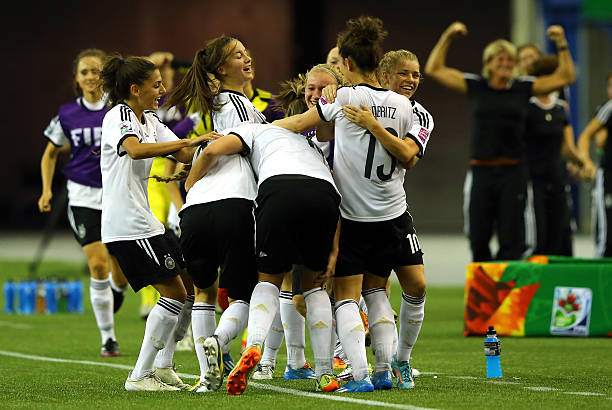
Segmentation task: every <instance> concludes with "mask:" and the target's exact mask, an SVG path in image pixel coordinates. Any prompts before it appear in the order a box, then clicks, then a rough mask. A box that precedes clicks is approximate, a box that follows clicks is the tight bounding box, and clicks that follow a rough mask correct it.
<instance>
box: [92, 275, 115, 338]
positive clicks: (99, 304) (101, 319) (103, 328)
mask: <svg viewBox="0 0 612 410" xmlns="http://www.w3.org/2000/svg"><path fill="white" fill-rule="evenodd" d="M89 298H90V299H91V306H92V307H93V311H94V316H95V317H96V323H97V324H98V329H100V336H101V337H102V344H104V343H105V342H106V340H108V339H109V338H110V339H113V340H117V339H116V338H115V319H114V317H113V291H112V290H111V287H110V283H109V281H108V279H105V280H97V279H94V278H90V282H89Z"/></svg>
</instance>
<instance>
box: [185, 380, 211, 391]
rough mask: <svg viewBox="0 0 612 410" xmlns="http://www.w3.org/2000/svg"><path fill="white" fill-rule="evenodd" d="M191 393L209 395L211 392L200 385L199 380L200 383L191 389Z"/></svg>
mask: <svg viewBox="0 0 612 410" xmlns="http://www.w3.org/2000/svg"><path fill="white" fill-rule="evenodd" d="M189 391H190V392H192V393H208V392H209V391H210V390H208V389H207V388H206V386H205V385H203V384H202V383H200V379H198V381H197V382H196V383H195V384H194V385H193V386H191V387H190V388H189Z"/></svg>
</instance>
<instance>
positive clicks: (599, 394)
mask: <svg viewBox="0 0 612 410" xmlns="http://www.w3.org/2000/svg"><path fill="white" fill-rule="evenodd" d="M563 394H577V395H578V396H605V394H603V393H591V392H588V391H564V392H563Z"/></svg>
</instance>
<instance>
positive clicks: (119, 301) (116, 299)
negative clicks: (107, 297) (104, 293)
mask: <svg viewBox="0 0 612 410" xmlns="http://www.w3.org/2000/svg"><path fill="white" fill-rule="evenodd" d="M111 290H112V291H113V313H117V312H118V311H119V309H120V308H121V305H123V300H124V299H125V295H124V294H123V292H118V291H116V290H115V289H113V288H111Z"/></svg>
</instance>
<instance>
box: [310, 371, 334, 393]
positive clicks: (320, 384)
mask: <svg viewBox="0 0 612 410" xmlns="http://www.w3.org/2000/svg"><path fill="white" fill-rule="evenodd" d="M338 388H340V385H339V384H338V379H336V376H334V375H333V374H324V375H322V376H321V378H320V379H319V380H316V382H315V391H322V392H326V393H330V392H334V391H336V390H338Z"/></svg>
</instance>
